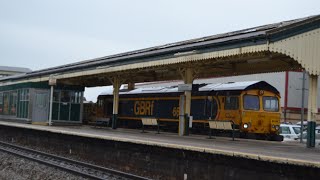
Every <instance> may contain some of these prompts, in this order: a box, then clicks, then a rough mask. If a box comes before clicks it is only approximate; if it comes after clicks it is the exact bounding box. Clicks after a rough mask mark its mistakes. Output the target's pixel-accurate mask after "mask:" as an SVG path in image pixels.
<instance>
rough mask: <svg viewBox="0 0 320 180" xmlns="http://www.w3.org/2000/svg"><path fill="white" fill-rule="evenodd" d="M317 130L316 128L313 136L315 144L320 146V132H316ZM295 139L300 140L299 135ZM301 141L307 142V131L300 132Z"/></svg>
mask: <svg viewBox="0 0 320 180" xmlns="http://www.w3.org/2000/svg"><path fill="white" fill-rule="evenodd" d="M317 130H319V131H320V129H317ZM317 130H316V136H315V138H316V142H315V145H316V146H320V132H317ZM295 140H297V141H298V140H300V135H298V137H297V138H295ZM302 141H303V142H304V143H305V142H307V132H303V133H302Z"/></svg>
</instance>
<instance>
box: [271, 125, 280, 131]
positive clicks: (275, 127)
mask: <svg viewBox="0 0 320 180" xmlns="http://www.w3.org/2000/svg"><path fill="white" fill-rule="evenodd" d="M272 128H273V129H275V130H277V131H278V130H279V129H280V126H278V125H272Z"/></svg>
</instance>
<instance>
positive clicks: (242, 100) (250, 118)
mask: <svg viewBox="0 0 320 180" xmlns="http://www.w3.org/2000/svg"><path fill="white" fill-rule="evenodd" d="M197 86H198V88H195V90H193V91H192V100H191V114H190V115H191V116H192V117H193V118H192V119H193V121H192V130H194V131H197V132H208V122H209V121H210V120H231V121H233V123H234V124H235V126H236V128H237V129H239V134H240V136H241V137H251V138H252V137H253V138H259V139H261V138H264V139H269V140H277V141H282V139H283V137H282V136H280V135H279V128H280V117H281V109H280V104H279V103H280V93H279V91H278V90H277V89H276V88H275V87H273V86H271V85H270V84H268V83H267V82H265V81H247V82H230V83H220V84H198V85H197ZM182 94H184V92H181V91H178V86H171V87H154V88H137V89H134V90H121V91H120V95H119V113H118V125H119V126H126V127H141V118H143V117H152V118H157V119H158V121H159V122H160V123H161V124H163V125H166V126H168V127H172V128H176V129H178V123H179V100H180V95H182ZM112 109H113V95H112V91H111V92H107V93H102V94H101V95H99V96H98V101H97V110H96V112H97V113H96V116H97V117H103V118H111V117H112Z"/></svg>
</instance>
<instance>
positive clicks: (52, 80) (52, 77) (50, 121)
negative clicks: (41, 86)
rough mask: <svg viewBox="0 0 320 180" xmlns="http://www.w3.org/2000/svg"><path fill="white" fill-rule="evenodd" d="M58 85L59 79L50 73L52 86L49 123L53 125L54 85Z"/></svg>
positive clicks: (50, 84)
mask: <svg viewBox="0 0 320 180" xmlns="http://www.w3.org/2000/svg"><path fill="white" fill-rule="evenodd" d="M55 85H57V79H56V78H55V77H54V76H53V75H50V77H49V86H50V106H49V119H48V125H49V126H51V125H52V107H53V91H54V88H53V87H54V86H55Z"/></svg>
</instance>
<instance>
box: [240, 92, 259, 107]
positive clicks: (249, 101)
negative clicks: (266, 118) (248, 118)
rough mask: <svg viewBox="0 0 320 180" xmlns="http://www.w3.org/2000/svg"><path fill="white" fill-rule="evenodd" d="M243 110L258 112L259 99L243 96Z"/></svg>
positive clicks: (252, 96)
mask: <svg viewBox="0 0 320 180" xmlns="http://www.w3.org/2000/svg"><path fill="white" fill-rule="evenodd" d="M243 108H244V109H246V110H259V109H260V103H259V97H258V96H254V95H244V96H243Z"/></svg>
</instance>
